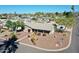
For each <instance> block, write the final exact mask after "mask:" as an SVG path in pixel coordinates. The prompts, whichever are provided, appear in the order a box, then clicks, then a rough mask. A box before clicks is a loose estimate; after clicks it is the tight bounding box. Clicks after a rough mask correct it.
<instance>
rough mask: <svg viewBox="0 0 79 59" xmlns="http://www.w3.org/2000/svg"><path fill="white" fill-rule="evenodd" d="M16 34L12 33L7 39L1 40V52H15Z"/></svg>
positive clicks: (16, 44)
mask: <svg viewBox="0 0 79 59" xmlns="http://www.w3.org/2000/svg"><path fill="white" fill-rule="evenodd" d="M16 40H17V37H16V35H12V37H11V38H9V40H5V41H3V44H0V48H2V50H3V51H1V52H2V53H15V51H16V49H18V44H19V43H18V42H16Z"/></svg>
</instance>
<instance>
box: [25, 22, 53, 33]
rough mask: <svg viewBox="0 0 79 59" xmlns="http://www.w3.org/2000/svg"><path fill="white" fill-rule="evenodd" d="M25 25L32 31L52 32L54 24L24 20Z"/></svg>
mask: <svg viewBox="0 0 79 59" xmlns="http://www.w3.org/2000/svg"><path fill="white" fill-rule="evenodd" d="M25 25H26V26H27V27H29V28H30V31H33V32H44V33H53V32H54V26H53V25H52V24H51V23H38V22H33V21H32V22H26V23H25Z"/></svg>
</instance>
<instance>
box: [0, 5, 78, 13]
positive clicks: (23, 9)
mask: <svg viewBox="0 0 79 59" xmlns="http://www.w3.org/2000/svg"><path fill="white" fill-rule="evenodd" d="M70 7H71V5H0V14H1V13H14V12H16V13H19V14H21V13H35V12H45V13H46V12H63V11H70V10H71V9H70ZM75 11H79V5H75Z"/></svg>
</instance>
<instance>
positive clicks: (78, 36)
mask: <svg viewBox="0 0 79 59" xmlns="http://www.w3.org/2000/svg"><path fill="white" fill-rule="evenodd" d="M75 20H76V24H75V26H74V28H73V32H72V42H71V45H70V47H69V48H68V49H66V50H64V51H61V52H57V53H79V17H76V19H75ZM16 53H49V52H47V51H42V50H39V49H35V48H32V47H28V46H24V45H19V49H17V51H16ZM51 53H55V52H51Z"/></svg>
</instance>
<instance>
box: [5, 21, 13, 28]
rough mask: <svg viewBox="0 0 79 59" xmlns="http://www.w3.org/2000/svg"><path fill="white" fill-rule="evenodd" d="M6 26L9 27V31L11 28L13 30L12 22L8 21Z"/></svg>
mask: <svg viewBox="0 0 79 59" xmlns="http://www.w3.org/2000/svg"><path fill="white" fill-rule="evenodd" d="M5 26H6V27H8V29H9V28H12V21H10V20H8V21H7V22H6V24H5Z"/></svg>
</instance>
